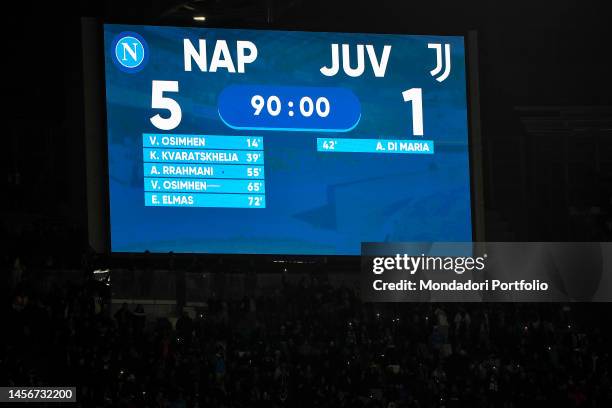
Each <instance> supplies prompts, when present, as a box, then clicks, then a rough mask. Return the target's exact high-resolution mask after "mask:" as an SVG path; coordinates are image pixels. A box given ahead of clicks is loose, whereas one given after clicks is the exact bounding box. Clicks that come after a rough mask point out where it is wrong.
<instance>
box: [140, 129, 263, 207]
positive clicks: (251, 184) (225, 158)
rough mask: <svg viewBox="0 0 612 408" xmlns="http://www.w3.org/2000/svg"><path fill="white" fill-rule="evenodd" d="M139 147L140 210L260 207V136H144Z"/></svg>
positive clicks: (261, 144)
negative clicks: (141, 169)
mask: <svg viewBox="0 0 612 408" xmlns="http://www.w3.org/2000/svg"><path fill="white" fill-rule="evenodd" d="M142 145H143V163H144V165H143V166H144V192H145V193H144V198H145V205H146V206H155V207H225V208H265V207H266V196H265V194H266V192H265V174H264V150H263V137H261V136H220V135H214V136H208V135H180V134H155V133H144V134H143V135H142Z"/></svg>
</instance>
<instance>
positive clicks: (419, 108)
mask: <svg viewBox="0 0 612 408" xmlns="http://www.w3.org/2000/svg"><path fill="white" fill-rule="evenodd" d="M402 96H403V97H404V102H412V134H413V135H414V136H423V90H422V89H421V88H410V89H407V90H405V91H404V92H402Z"/></svg>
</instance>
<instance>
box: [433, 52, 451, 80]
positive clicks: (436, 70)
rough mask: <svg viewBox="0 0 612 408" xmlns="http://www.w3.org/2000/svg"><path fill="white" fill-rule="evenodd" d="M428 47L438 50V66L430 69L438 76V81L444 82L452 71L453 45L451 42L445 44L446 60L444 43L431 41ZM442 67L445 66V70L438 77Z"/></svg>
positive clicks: (434, 75)
mask: <svg viewBox="0 0 612 408" xmlns="http://www.w3.org/2000/svg"><path fill="white" fill-rule="evenodd" d="M427 48H433V49H434V50H436V67H435V68H434V69H432V70H431V71H429V73H430V74H431V76H432V77H434V78H436V81H438V82H442V81H444V80H445V79H446V78H448V75H449V74H450V71H451V46H450V44H444V62H442V44H436V43H429V44H427ZM442 68H444V72H442V75H440V76H438V77H436V75H438V74H439V73H440V72H441V71H442Z"/></svg>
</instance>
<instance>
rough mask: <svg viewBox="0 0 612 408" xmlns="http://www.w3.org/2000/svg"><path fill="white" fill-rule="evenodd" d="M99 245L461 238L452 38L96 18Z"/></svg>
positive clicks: (461, 80)
mask: <svg viewBox="0 0 612 408" xmlns="http://www.w3.org/2000/svg"><path fill="white" fill-rule="evenodd" d="M104 62H105V81H106V89H105V90H106V121H107V122H106V123H107V143H108V183H109V185H108V195H109V200H110V204H109V209H110V244H111V250H112V251H113V252H143V251H151V252H169V251H174V252H177V253H181V252H182V253H223V254H291V255H358V254H359V252H360V245H361V242H365V241H370V242H371V241H376V242H385V241H396V242H397V241H471V240H472V217H471V205H470V199H471V198H470V197H471V190H470V162H469V143H468V139H469V138H468V104H467V86H466V58H465V45H464V37H462V36H420V35H419V36H417V35H388V34H355V33H334V32H298V31H272V30H269V31H266V30H235V29H212V28H210V29H209V28H179V27H156V26H135V25H115V24H105V25H104Z"/></svg>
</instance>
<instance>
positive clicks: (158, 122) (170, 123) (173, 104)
mask: <svg viewBox="0 0 612 408" xmlns="http://www.w3.org/2000/svg"><path fill="white" fill-rule="evenodd" d="M178 90H179V83H178V81H153V82H152V84H151V108H153V109H165V110H167V111H168V112H170V116H168V117H167V118H164V117H162V116H161V115H160V114H159V113H158V114H156V115H155V116H153V117H152V118H151V123H152V124H153V126H155V127H156V128H158V129H160V130H172V129H174V128H176V127H177V126H178V125H179V124H180V123H181V119H182V117H183V112H182V111H181V106H180V105H179V104H178V102H177V101H175V100H174V99H172V98H169V97H167V96H164V92H178Z"/></svg>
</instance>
